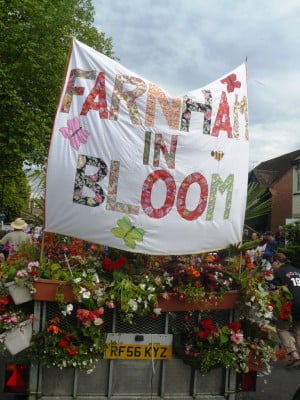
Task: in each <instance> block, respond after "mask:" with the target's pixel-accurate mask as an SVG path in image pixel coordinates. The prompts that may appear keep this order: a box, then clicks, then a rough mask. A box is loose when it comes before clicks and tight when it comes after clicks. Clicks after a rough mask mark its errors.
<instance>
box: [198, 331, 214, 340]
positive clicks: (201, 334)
mask: <svg viewBox="0 0 300 400" xmlns="http://www.w3.org/2000/svg"><path fill="white" fill-rule="evenodd" d="M210 333H211V331H209V330H204V331H202V332H199V333H198V337H199V339H200V340H206V339H207V337H208V335H209V334H210Z"/></svg>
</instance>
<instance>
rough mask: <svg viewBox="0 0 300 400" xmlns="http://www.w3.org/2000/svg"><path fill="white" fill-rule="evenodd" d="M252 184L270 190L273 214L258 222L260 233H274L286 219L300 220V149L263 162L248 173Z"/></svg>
mask: <svg viewBox="0 0 300 400" xmlns="http://www.w3.org/2000/svg"><path fill="white" fill-rule="evenodd" d="M249 182H254V183H258V184H259V185H260V186H263V187H265V188H267V189H268V190H269V193H270V196H271V197H272V209H271V213H270V215H269V216H267V218H265V219H263V220H259V221H257V226H256V228H257V230H258V231H259V230H261V229H262V228H268V229H271V230H272V231H274V232H275V231H276V230H277V228H278V226H279V225H284V224H285V223H286V219H287V218H300V150H296V151H293V152H291V153H287V154H284V155H282V156H280V157H276V158H272V159H271V160H268V161H264V162H262V163H260V164H259V165H257V166H256V167H255V168H254V169H253V170H252V171H251V172H250V173H249ZM263 224H265V226H264V227H262V225H263Z"/></svg>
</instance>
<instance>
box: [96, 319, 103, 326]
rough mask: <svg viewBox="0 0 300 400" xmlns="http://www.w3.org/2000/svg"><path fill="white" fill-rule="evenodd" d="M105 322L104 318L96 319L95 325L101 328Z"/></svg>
mask: <svg viewBox="0 0 300 400" xmlns="http://www.w3.org/2000/svg"><path fill="white" fill-rule="evenodd" d="M103 322H104V321H103V319H102V318H96V319H95V320H94V325H97V326H99V325H102V324H103Z"/></svg>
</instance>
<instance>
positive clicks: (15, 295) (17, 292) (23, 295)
mask: <svg viewBox="0 0 300 400" xmlns="http://www.w3.org/2000/svg"><path fill="white" fill-rule="evenodd" d="M5 286H6V288H7V290H8V292H9V294H10V296H11V297H12V299H13V301H14V303H15V304H22V303H27V302H28V301H31V300H32V295H31V293H30V290H29V289H28V288H27V287H24V286H19V285H17V284H16V283H15V282H13V281H12V282H7V283H6V284H5Z"/></svg>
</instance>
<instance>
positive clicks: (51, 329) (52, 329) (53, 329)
mask: <svg viewBox="0 0 300 400" xmlns="http://www.w3.org/2000/svg"><path fill="white" fill-rule="evenodd" d="M47 331H48V332H51V333H53V335H57V334H58V333H59V332H60V328H59V327H58V326H56V325H50V326H48V328H47Z"/></svg>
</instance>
